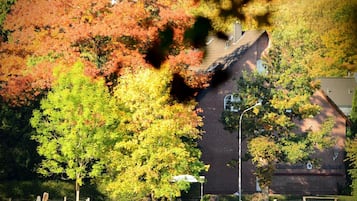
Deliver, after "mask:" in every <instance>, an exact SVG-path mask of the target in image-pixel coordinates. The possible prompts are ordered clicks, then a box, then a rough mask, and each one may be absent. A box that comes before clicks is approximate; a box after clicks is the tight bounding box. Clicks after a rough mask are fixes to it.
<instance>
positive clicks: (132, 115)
mask: <svg viewBox="0 0 357 201" xmlns="http://www.w3.org/2000/svg"><path fill="white" fill-rule="evenodd" d="M118 82H119V83H120V84H119V85H118V86H117V87H116V88H115V89H114V97H115V99H116V102H117V103H116V105H117V106H120V107H122V108H125V111H126V112H127V113H128V116H129V118H128V119H126V120H125V122H126V131H127V132H128V134H127V135H126V136H125V137H124V138H123V140H122V141H119V142H117V143H116V144H115V146H114V149H113V150H111V151H110V152H109V153H107V155H106V156H107V163H108V168H107V173H108V174H106V176H105V178H103V179H104V181H105V182H103V184H104V188H105V190H106V191H107V192H109V194H110V196H111V198H112V199H113V200H123V201H125V200H131V201H132V200H142V199H143V198H145V197H151V199H152V200H156V199H165V198H166V199H168V198H171V197H174V196H177V195H179V194H180V190H184V189H187V187H188V183H187V182H186V183H185V182H178V183H174V182H173V177H174V176H177V175H182V174H190V175H194V176H198V175H199V173H200V172H201V171H202V170H203V169H204V165H203V163H202V162H200V161H199V158H200V154H201V152H200V151H199V149H198V148H197V142H196V141H197V139H199V138H200V137H201V132H200V130H199V129H198V127H200V126H201V125H202V120H201V117H199V116H198V115H197V112H196V111H195V102H193V101H192V102H191V101H189V102H185V103H179V102H177V101H175V100H174V99H172V98H171V96H170V91H171V82H172V72H170V70H169V69H168V68H167V67H162V69H161V70H153V69H141V70H140V71H139V72H138V73H137V74H126V75H125V76H122V77H120V79H119V80H118ZM113 159H114V160H113Z"/></svg>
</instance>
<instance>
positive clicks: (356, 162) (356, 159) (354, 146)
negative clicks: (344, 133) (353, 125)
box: [346, 138, 357, 197]
mask: <svg viewBox="0 0 357 201" xmlns="http://www.w3.org/2000/svg"><path fill="white" fill-rule="evenodd" d="M346 152H347V159H348V162H349V163H350V164H349V165H350V166H349V169H348V173H349V174H350V176H351V178H352V184H351V187H352V195H353V196H354V197H357V138H354V139H350V140H349V141H348V143H347V146H346Z"/></svg>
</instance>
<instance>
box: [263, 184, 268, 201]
mask: <svg viewBox="0 0 357 201" xmlns="http://www.w3.org/2000/svg"><path fill="white" fill-rule="evenodd" d="M262 194H263V199H264V201H269V186H264V187H263V188H262Z"/></svg>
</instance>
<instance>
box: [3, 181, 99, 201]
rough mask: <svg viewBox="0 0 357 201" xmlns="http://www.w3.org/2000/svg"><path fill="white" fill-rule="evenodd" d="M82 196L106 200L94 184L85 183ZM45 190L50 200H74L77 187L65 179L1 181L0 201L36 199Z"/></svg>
mask: <svg viewBox="0 0 357 201" xmlns="http://www.w3.org/2000/svg"><path fill="white" fill-rule="evenodd" d="M80 191H81V192H80V194H81V198H87V197H90V198H91V200H98V201H102V200H104V198H103V197H104V196H103V195H101V194H100V193H99V192H98V191H97V190H96V188H95V186H93V185H85V186H82V187H81V190H80ZM44 192H47V193H49V197H50V200H55V199H58V200H63V197H67V201H71V200H74V197H75V187H74V182H65V181H41V180H37V181H0V201H1V200H9V198H12V200H23V201H25V200H31V201H33V200H36V197H37V196H38V195H39V196H42V195H43V193H44Z"/></svg>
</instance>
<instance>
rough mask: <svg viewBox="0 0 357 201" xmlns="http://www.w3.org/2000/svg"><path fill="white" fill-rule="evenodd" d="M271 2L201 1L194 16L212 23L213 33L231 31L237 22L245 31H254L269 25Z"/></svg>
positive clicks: (260, 0)
mask: <svg viewBox="0 0 357 201" xmlns="http://www.w3.org/2000/svg"><path fill="white" fill-rule="evenodd" d="M271 2H272V0H238V1H237V0H216V1H211V0H201V1H200V4H199V6H198V8H197V9H194V10H193V13H194V14H195V15H198V16H201V17H205V18H206V19H209V20H210V21H211V22H212V27H213V29H214V30H215V31H219V32H229V31H232V30H231V29H232V24H233V23H234V22H237V21H238V22H239V23H240V24H242V25H243V27H244V28H245V29H256V28H262V27H265V26H269V25H270V23H271V22H270V20H271V19H270V17H271V16H270V13H271V10H270V5H271Z"/></svg>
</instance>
